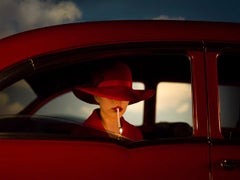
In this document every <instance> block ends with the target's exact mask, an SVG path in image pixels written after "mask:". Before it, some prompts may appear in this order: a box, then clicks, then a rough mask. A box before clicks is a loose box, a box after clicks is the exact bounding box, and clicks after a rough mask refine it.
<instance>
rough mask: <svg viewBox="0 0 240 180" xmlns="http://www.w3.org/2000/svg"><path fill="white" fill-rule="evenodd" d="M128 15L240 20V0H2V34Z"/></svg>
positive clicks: (3, 35) (0, 2) (0, 12)
mask: <svg viewBox="0 0 240 180" xmlns="http://www.w3.org/2000/svg"><path fill="white" fill-rule="evenodd" d="M126 19H131V20H138V19H163V20H166V19H170V20H173V19H174V20H197V21H222V22H240V1H239V0H200V1H199V0H195V1H191V0H181V1H180V0H1V1H0V38H4V37H7V36H10V35H12V34H16V33H20V32H23V31H27V30H31V29H36V28H40V27H45V26H51V25H57V24H66V23H75V22H86V21H104V20H126Z"/></svg>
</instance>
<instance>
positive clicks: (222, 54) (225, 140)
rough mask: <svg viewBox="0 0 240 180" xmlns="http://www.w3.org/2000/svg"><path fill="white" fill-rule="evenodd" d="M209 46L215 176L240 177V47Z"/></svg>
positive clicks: (207, 61)
mask: <svg viewBox="0 0 240 180" xmlns="http://www.w3.org/2000/svg"><path fill="white" fill-rule="evenodd" d="M209 47H210V48H208V49H210V50H209V52H208V53H207V54H206V72H207V87H208V88H207V90H208V112H209V121H210V137H211V151H210V158H211V168H212V179H239V178H240V125H239V124H240V123H239V121H240V76H239V65H238V64H239V60H240V49H239V45H236V44H235V45H231V44H228V45H226V44H225V45H219V44H218V45H216V44H215V45H213V44H209ZM226 47H227V48H226ZM220 49H221V51H220ZM211 50H212V52H211Z"/></svg>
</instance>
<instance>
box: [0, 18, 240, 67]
mask: <svg viewBox="0 0 240 180" xmlns="http://www.w3.org/2000/svg"><path fill="white" fill-rule="evenodd" d="M239 32H240V23H224V22H203V21H173V20H169V21H168V20H119V21H99V22H79V23H72V24H63V25H56V26H50V27H45V28H39V29H35V30H30V31H26V32H22V33H19V34H15V35H12V36H9V37H6V38H3V39H1V40H0V50H1V61H0V70H2V69H4V68H6V67H8V66H11V65H13V64H16V63H18V62H20V61H22V60H25V59H28V58H32V57H35V56H38V55H46V54H50V53H54V52H61V51H66V50H70V49H75V48H84V47H92V46H102V45H114V44H121V43H131V42H135V43H137V42H159V41H167V42H168V41H175V42H176V41H184V42H196V41H198V42H202V41H210V42H223V43H224V42H232V43H234V42H238V41H240V33H239Z"/></svg>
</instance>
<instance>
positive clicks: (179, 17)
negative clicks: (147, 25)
mask: <svg viewBox="0 0 240 180" xmlns="http://www.w3.org/2000/svg"><path fill="white" fill-rule="evenodd" d="M153 20H185V18H184V17H182V16H178V17H169V16H167V15H160V16H158V17H154V18H153Z"/></svg>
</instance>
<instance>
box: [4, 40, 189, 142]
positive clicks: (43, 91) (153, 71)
mask: <svg viewBox="0 0 240 180" xmlns="http://www.w3.org/2000/svg"><path fill="white" fill-rule="evenodd" d="M109 61H110V62H111V61H122V62H124V63H126V64H128V65H129V67H130V69H131V70H132V76H133V80H134V81H137V82H142V83H144V85H145V88H146V89H148V88H149V89H156V87H157V84H158V83H159V82H161V81H170V82H188V83H191V67H190V60H189V57H188V56H187V55H186V52H184V51H182V50H181V49H180V50H179V49H178V50H175V49H174V48H172V49H171V48H170V49H167V50H166V49H163V48H162V47H161V45H155V46H153V45H151V46H150V45H149V44H124V45H118V46H116V47H115V46H112V47H111V46H103V47H95V48H86V49H74V50H70V51H65V52H60V53H55V54H49V55H48V54H47V55H44V56H40V57H33V58H31V59H28V60H25V61H24V62H23V63H21V64H17V65H15V66H13V67H10V68H9V69H8V70H6V71H5V72H2V73H3V74H9V75H8V76H10V77H11V78H9V79H10V80H8V81H5V80H4V79H1V82H2V83H1V85H0V86H1V87H0V88H1V89H3V88H5V87H7V86H8V85H10V84H11V83H13V82H16V81H18V80H20V79H25V80H26V81H27V82H28V84H29V85H30V86H31V88H32V89H33V90H34V92H35V93H36V94H37V98H36V99H35V100H34V101H32V102H31V103H30V104H29V105H28V106H27V107H25V108H24V109H23V110H22V111H21V112H19V113H18V116H19V117H20V118H19V119H18V120H19V121H21V122H23V121H27V122H29V118H23V117H24V116H25V115H33V114H34V112H35V111H36V110H37V109H38V108H39V107H40V106H41V104H44V103H45V102H47V101H49V100H51V99H52V98H53V97H55V96H57V95H58V94H61V93H63V92H66V91H71V89H72V88H73V87H75V86H77V85H80V84H84V83H87V82H89V81H90V75H89V74H90V73H91V72H94V71H95V69H97V68H98V67H99V66H102V65H104V63H107V62H109ZM173 72H174V73H173ZM0 78H1V77H0ZM155 109H156V97H153V98H151V99H149V100H147V101H146V102H145V103H144V123H143V125H142V126H141V127H139V128H140V129H141V130H142V132H143V135H144V138H145V139H149V140H153V139H159V138H169V137H171V138H174V137H178V138H179V137H191V136H192V135H193V129H192V127H191V126H190V125H188V124H187V123H184V122H176V123H171V122H163V123H155V113H156V112H155V111H156V110H155ZM12 120H14V121H16V117H15V118H12ZM18 120H17V121H16V122H18ZM49 120H50V119H47V121H46V120H45V121H42V122H41V121H39V118H37V121H36V118H35V119H34V118H33V119H32V120H31V121H32V122H34V123H33V124H30V126H31V127H34V128H33V129H35V130H36V129H37V128H38V127H41V128H39V129H41V130H43V129H44V131H42V133H45V132H48V131H51V130H52V131H55V132H56V133H63V134H64V133H67V134H70V131H71V130H70V129H71V127H72V126H73V124H71V123H67V122H66V121H65V122H64V123H63V122H60V124H58V123H56V121H52V120H50V121H49ZM40 122H41V123H40ZM49 122H51V123H49ZM52 122H54V123H52ZM39 123H40V125H39ZM0 124H1V128H0V131H2V132H3V131H7V130H8V129H9V126H10V124H9V123H7V121H6V119H1V120H0ZM14 124H15V123H14ZM20 124H21V123H20V122H18V123H17V124H16V126H17V128H16V126H15V127H12V130H13V131H14V129H15V130H16V129H19V128H20V129H22V130H23V131H26V129H29V128H28V126H25V127H24V126H21V125H20ZM46 124H47V127H46V128H45V127H44V128H43V126H46ZM63 124H64V126H63ZM28 125H29V124H28ZM74 126H76V124H74ZM2 127H5V129H4V128H2ZM63 127H64V128H63ZM59 129H60V130H59Z"/></svg>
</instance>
